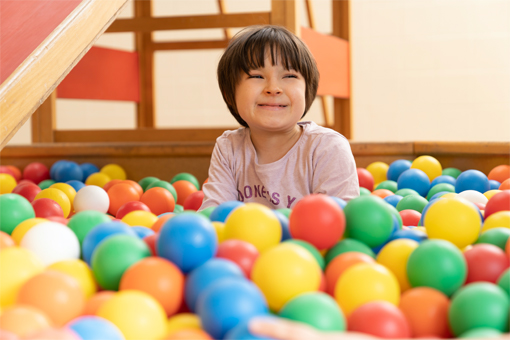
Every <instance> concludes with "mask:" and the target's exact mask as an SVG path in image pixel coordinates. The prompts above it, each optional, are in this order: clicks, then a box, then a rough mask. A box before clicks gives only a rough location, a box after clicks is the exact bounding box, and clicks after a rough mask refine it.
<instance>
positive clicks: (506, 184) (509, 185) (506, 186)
mask: <svg viewBox="0 0 510 340" xmlns="http://www.w3.org/2000/svg"><path fill="white" fill-rule="evenodd" d="M498 189H499V190H510V178H509V179H505V180H504V181H503V182H501V185H500V186H499V188H498Z"/></svg>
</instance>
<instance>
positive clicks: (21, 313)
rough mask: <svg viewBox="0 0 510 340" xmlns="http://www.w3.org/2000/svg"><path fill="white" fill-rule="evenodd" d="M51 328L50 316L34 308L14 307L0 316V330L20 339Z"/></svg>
mask: <svg viewBox="0 0 510 340" xmlns="http://www.w3.org/2000/svg"><path fill="white" fill-rule="evenodd" d="M51 327H52V322H51V320H50V319H49V318H48V316H47V315H46V314H44V313H43V312H42V311H41V310H39V309H38V308H35V307H32V306H23V305H14V306H12V307H9V308H7V309H6V310H4V311H3V312H2V314H1V315H0V329H1V330H3V331H8V332H12V333H14V334H16V335H18V336H20V337H24V336H26V335H28V334H30V333H34V332H39V331H42V330H45V329H49V328H51ZM0 338H1V337H0Z"/></svg>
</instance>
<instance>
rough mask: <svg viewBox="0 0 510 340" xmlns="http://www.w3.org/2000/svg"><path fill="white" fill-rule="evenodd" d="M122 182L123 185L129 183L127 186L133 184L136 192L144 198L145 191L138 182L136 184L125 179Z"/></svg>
mask: <svg viewBox="0 0 510 340" xmlns="http://www.w3.org/2000/svg"><path fill="white" fill-rule="evenodd" d="M122 182H123V183H127V184H131V185H132V186H133V188H135V190H136V191H137V192H138V194H140V196H142V194H143V189H142V186H141V185H140V184H138V183H137V182H135V181H133V180H130V179H125V180H123V181H122Z"/></svg>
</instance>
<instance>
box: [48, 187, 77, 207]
mask: <svg viewBox="0 0 510 340" xmlns="http://www.w3.org/2000/svg"><path fill="white" fill-rule="evenodd" d="M50 188H55V189H58V190H60V191H62V192H63V193H64V194H65V195H66V196H67V198H69V202H71V211H74V207H73V201H74V196H76V190H75V189H74V188H73V187H72V186H70V185H69V184H67V183H55V184H52V185H51V186H50Z"/></svg>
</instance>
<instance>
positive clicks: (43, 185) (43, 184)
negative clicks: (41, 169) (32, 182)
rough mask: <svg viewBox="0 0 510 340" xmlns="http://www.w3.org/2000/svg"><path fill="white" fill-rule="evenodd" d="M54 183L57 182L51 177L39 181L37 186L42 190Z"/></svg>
mask: <svg viewBox="0 0 510 340" xmlns="http://www.w3.org/2000/svg"><path fill="white" fill-rule="evenodd" d="M55 183H57V182H56V181H54V180H52V179H45V180H44V181H42V182H40V183H39V184H38V186H39V188H41V190H44V189H48V188H49V187H51V186H52V185H53V184H55Z"/></svg>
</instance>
